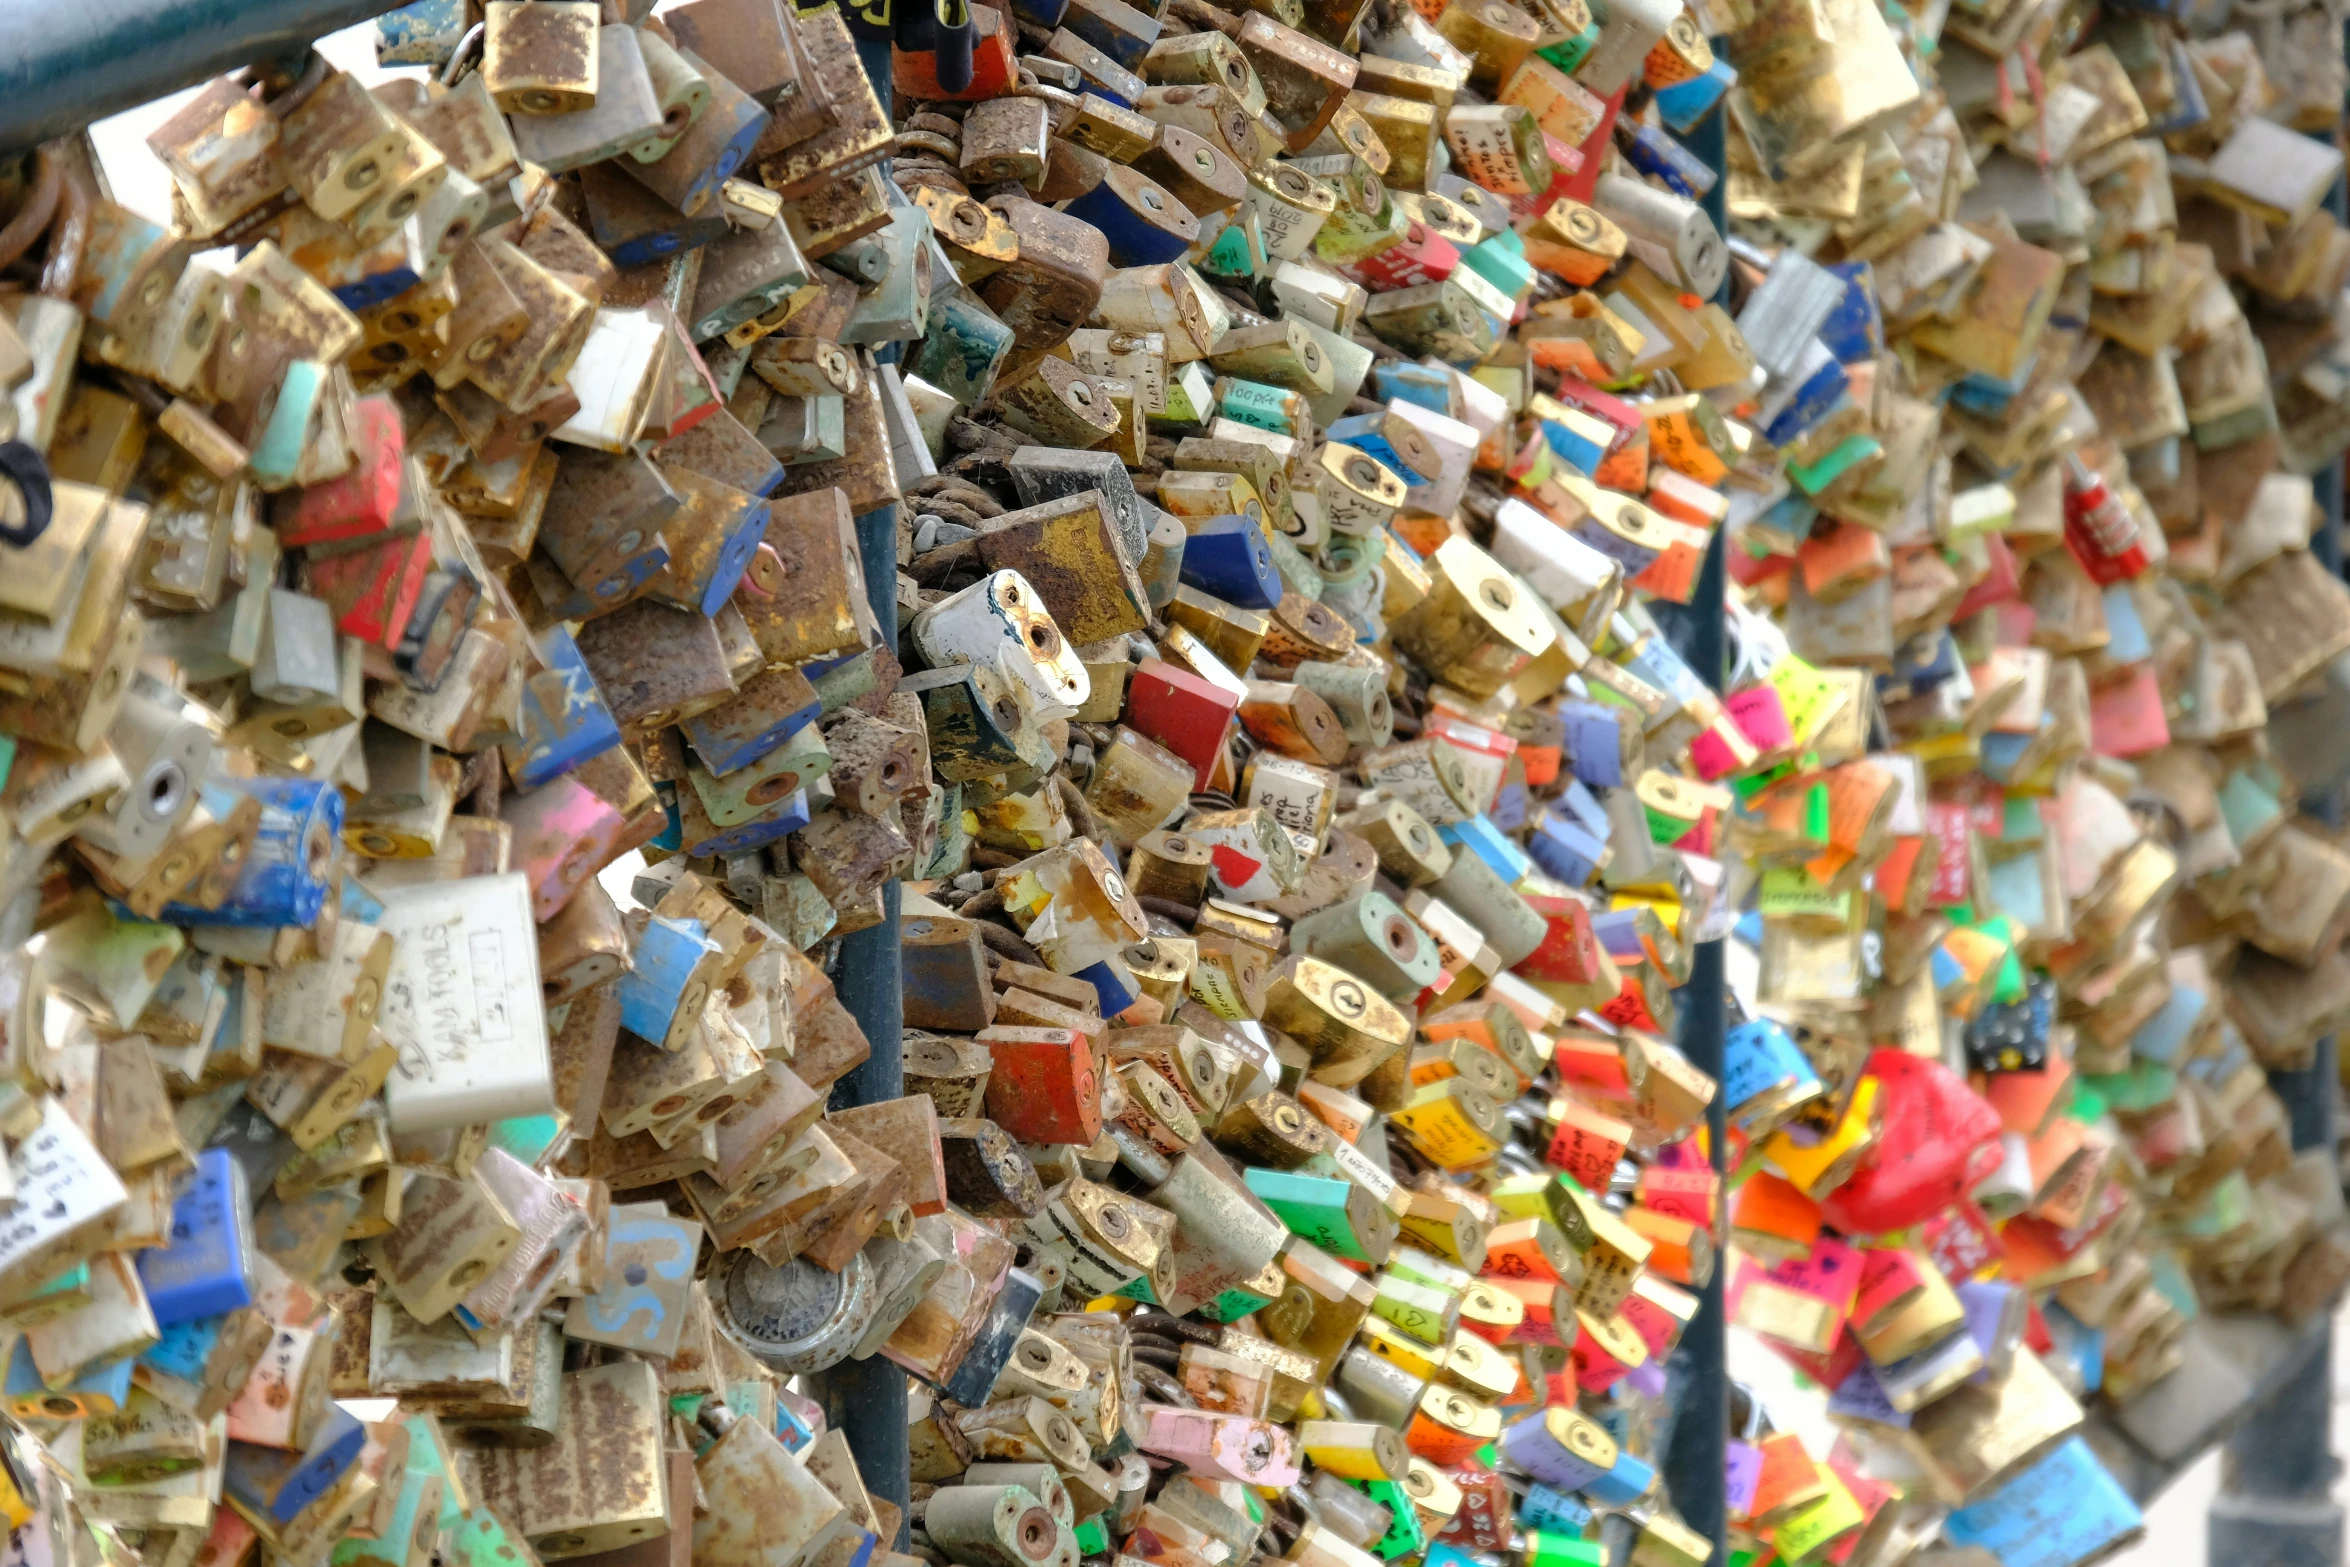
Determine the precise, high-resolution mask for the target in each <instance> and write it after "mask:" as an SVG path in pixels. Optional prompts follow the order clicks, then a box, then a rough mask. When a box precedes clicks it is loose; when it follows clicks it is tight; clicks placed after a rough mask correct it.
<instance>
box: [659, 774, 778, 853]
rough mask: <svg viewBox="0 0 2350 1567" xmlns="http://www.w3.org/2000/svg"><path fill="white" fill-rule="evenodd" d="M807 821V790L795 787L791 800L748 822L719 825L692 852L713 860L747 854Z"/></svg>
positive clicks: (680, 837)
mask: <svg viewBox="0 0 2350 1567" xmlns="http://www.w3.org/2000/svg"><path fill="white" fill-rule="evenodd" d="M808 821H809V811H808V791H807V790H805V789H801V790H797V791H795V792H794V793H793V795H792V797H791V798H790V799H788V800H786V801H784V802H782V803H781V804H780V805H778V806H776V807H775V809H774V810H772V811H770V812H769V813H768V814H767V815H765V816H759V817H754V818H753V819H751V820H750V821H747V822H737V823H736V824H735V825H733V826H731V827H726V828H721V829H720V830H719V831H717V832H715V833H713V834H711V835H710V836H709V837H707V838H703V839H701V840H699V841H697V842H696V843H695V844H694V846H693V850H692V852H693V853H694V854H696V855H699V856H703V857H706V858H712V859H715V858H717V857H718V856H721V855H727V854H743V853H747V852H748V851H750V850H752V849H757V848H763V847H764V846H766V845H767V844H770V843H773V842H775V841H776V840H777V839H778V838H785V837H789V836H790V835H791V834H793V833H795V832H798V831H799V830H800V829H801V828H803V827H805V826H807V825H808ZM684 841H685V839H684V834H683V833H682V832H681V833H680V834H679V837H678V843H679V846H680V847H683V845H684Z"/></svg>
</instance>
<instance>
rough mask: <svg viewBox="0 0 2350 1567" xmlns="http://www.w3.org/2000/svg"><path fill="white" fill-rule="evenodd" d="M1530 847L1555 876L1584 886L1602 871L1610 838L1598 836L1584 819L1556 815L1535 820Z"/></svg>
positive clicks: (1573, 885) (1551, 874)
mask: <svg viewBox="0 0 2350 1567" xmlns="http://www.w3.org/2000/svg"><path fill="white" fill-rule="evenodd" d="M1526 848H1527V850H1528V851H1529V852H1530V853H1531V854H1532V855H1533V857H1534V863H1535V864H1537V865H1539V866H1541V867H1542V869H1543V873H1544V874H1545V875H1549V876H1555V877H1557V878H1558V879H1559V880H1560V881H1563V882H1565V883H1566V884H1567V885H1568V886H1570V887H1581V886H1584V885H1586V884H1588V883H1589V882H1590V880H1591V878H1592V877H1594V876H1596V875H1598V874H1599V864H1600V860H1601V859H1602V858H1603V857H1604V856H1605V855H1606V853H1607V840H1606V839H1605V838H1601V837H1597V836H1595V835H1594V834H1593V833H1592V832H1591V831H1590V830H1589V829H1588V828H1586V827H1584V826H1583V824H1582V823H1580V822H1577V821H1574V820H1572V819H1570V818H1568V817H1564V816H1556V815H1553V816H1545V817H1543V818H1542V819H1541V820H1540V821H1538V822H1536V823H1535V824H1534V832H1533V836H1531V837H1529V838H1528V839H1527V840H1526Z"/></svg>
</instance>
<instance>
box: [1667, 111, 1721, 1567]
mask: <svg viewBox="0 0 2350 1567" xmlns="http://www.w3.org/2000/svg"><path fill="white" fill-rule="evenodd" d="M1716 145H1717V147H1718V146H1719V137H1718V133H1717V138H1716ZM1722 550H1723V540H1722V536H1721V534H1719V533H1716V534H1715V535H1714V538H1713V542H1712V543H1711V544H1710V545H1708V546H1707V548H1706V552H1705V566H1704V569H1703V570H1702V571H1700V572H1699V574H1698V578H1697V594H1696V597H1695V599H1694V601H1693V603H1694V606H1695V608H1696V609H1697V611H1698V615H1697V619H1696V622H1695V624H1694V625H1692V626H1691V628H1690V631H1691V637H1690V642H1691V646H1690V650H1689V651H1690V653H1691V655H1692V656H1691V659H1690V662H1691V664H1692V666H1693V667H1694V668H1695V669H1696V671H1697V673H1698V676H1699V678H1700V679H1702V680H1704V681H1705V682H1706V684H1707V685H1709V686H1711V687H1712V688H1713V689H1714V690H1716V691H1719V690H1720V689H1721V687H1722V644H1723V635H1722V622H1723V615H1724V611H1723V608H1722V586H1723V572H1724V565H1723V560H1722ZM1727 990H1728V985H1727V979H1726V971H1725V969H1724V967H1723V956H1722V944H1721V943H1720V942H1719V941H1706V942H1700V943H1699V944H1698V946H1697V950H1696V952H1695V953H1694V954H1693V955H1692V957H1691V960H1690V964H1689V982H1688V983H1687V984H1685V985H1683V986H1682V987H1681V988H1680V990H1679V991H1677V992H1675V995H1674V1000H1675V1002H1676V1003H1677V1004H1678V1006H1679V1008H1680V1046H1681V1051H1682V1053H1683V1054H1684V1055H1686V1056H1688V1058H1689V1064H1690V1065H1692V1066H1694V1067H1696V1068H1697V1069H1698V1070H1699V1071H1701V1072H1707V1073H1711V1074H1712V1075H1713V1077H1714V1079H1715V1081H1717V1082H1719V1081H1720V1079H1721V1075H1722V1036H1723V1034H1724V1032H1725V1030H1726V1028H1727V1025H1728V1010H1727V1009H1728V997H1727ZM1706 1134H1707V1141H1708V1143H1709V1144H1710V1145H1711V1151H1712V1154H1713V1166H1714V1171H1715V1174H1716V1177H1717V1178H1718V1177H1719V1176H1720V1174H1721V1171H1722V1168H1723V1166H1722V1150H1723V1144H1724V1143H1725V1142H1727V1141H1728V1134H1729V1118H1728V1107H1727V1106H1726V1105H1725V1104H1724V1103H1723V1102H1722V1096H1721V1095H1720V1094H1718V1093H1717V1094H1716V1095H1714V1102H1713V1104H1712V1105H1711V1106H1709V1107H1708V1108H1707V1110H1706ZM1723 1268H1724V1264H1720V1263H1717V1264H1716V1265H1715V1268H1714V1272H1713V1277H1712V1278H1710V1279H1708V1280H1707V1281H1706V1286H1705V1288H1704V1289H1702V1290H1700V1291H1699V1292H1698V1307H1697V1315H1696V1316H1695V1317H1692V1318H1691V1319H1690V1322H1689V1326H1688V1327H1687V1328H1686V1329H1685V1330H1683V1332H1682V1334H1681V1345H1680V1348H1679V1349H1678V1350H1677V1351H1676V1352H1675V1354H1674V1357H1673V1368H1672V1369H1673V1377H1672V1385H1673V1387H1674V1389H1675V1391H1676V1393H1677V1394H1678V1396H1679V1399H1680V1407H1679V1408H1677V1409H1676V1410H1675V1411H1674V1413H1673V1427H1672V1440H1671V1443H1670V1445H1669V1446H1668V1447H1667V1448H1666V1450H1665V1454H1664V1460H1665V1462H1664V1469H1665V1484H1666V1486H1667V1488H1668V1489H1669V1491H1670V1492H1671V1495H1672V1498H1673V1506H1674V1507H1675V1508H1676V1509H1677V1510H1678V1511H1679V1512H1680V1514H1681V1518H1682V1521H1684V1522H1685V1523H1687V1524H1688V1525H1689V1527H1690V1528H1692V1529H1694V1530H1696V1531H1697V1532H1698V1533H1699V1534H1702V1535H1705V1536H1706V1537H1708V1538H1709V1539H1711V1540H1712V1541H1713V1556H1712V1558H1711V1559H1712V1560H1714V1561H1716V1562H1719V1561H1723V1560H1726V1559H1727V1558H1726V1554H1725V1550H1724V1547H1725V1545H1726V1543H1727V1539H1726V1532H1725V1531H1726V1523H1727V1520H1726V1517H1725V1513H1726V1510H1727V1507H1726V1503H1725V1500H1724V1497H1723V1475H1724V1472H1725V1465H1726V1463H1727V1459H1728V1448H1729V1439H1730V1370H1729V1337H1728V1323H1727V1321H1726V1320H1725V1318H1724V1315H1723V1309H1722V1273H1723Z"/></svg>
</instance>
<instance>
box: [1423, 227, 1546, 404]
mask: <svg viewBox="0 0 2350 1567" xmlns="http://www.w3.org/2000/svg"><path fill="white" fill-rule="evenodd" d="M1461 261H1462V262H1463V264H1465V265H1466V266H1467V267H1468V268H1469V270H1470V271H1472V272H1474V273H1476V274H1477V275H1478V276H1479V277H1481V278H1483V279H1485V281H1486V282H1488V283H1491V284H1492V285H1493V286H1494V287H1495V288H1498V289H1500V290H1501V291H1502V292H1503V293H1504V294H1506V295H1508V296H1509V297H1510V298H1511V299H1512V300H1524V299H1525V298H1526V297H1527V296H1528V295H1529V294H1531V293H1533V292H1534V268H1533V266H1532V264H1531V263H1529V262H1528V261H1527V260H1526V242H1525V241H1524V240H1523V239H1520V238H1519V237H1518V233H1517V231H1516V230H1515V229H1503V230H1502V231H1501V232H1500V233H1498V234H1495V235H1493V236H1492V237H1491V238H1488V239H1481V240H1479V241H1478V242H1477V243H1476V244H1474V245H1471V246H1470V247H1469V248H1468V249H1467V250H1464V251H1462V252H1461ZM1444 411H1445V410H1443V409H1441V408H1440V409H1438V410H1437V412H1438V413H1443V412H1444Z"/></svg>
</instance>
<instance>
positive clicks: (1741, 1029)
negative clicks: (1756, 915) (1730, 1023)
mask: <svg viewBox="0 0 2350 1567" xmlns="http://www.w3.org/2000/svg"><path fill="white" fill-rule="evenodd" d="M1756 923H1757V925H1758V927H1759V925H1760V921H1759V920H1758V921H1757V922H1756ZM1819 1081H1820V1074H1819V1073H1818V1072H1817V1071H1816V1070H1815V1069H1814V1068H1813V1066H1812V1064H1811V1058H1810V1057H1809V1056H1807V1055H1805V1054H1804V1053H1803V1047H1802V1046H1800V1045H1798V1044H1796V1042H1795V1036H1794V1035H1792V1034H1790V1033H1788V1032H1787V1029H1786V1026H1785V1025H1784V1024H1781V1023H1776V1022H1773V1021H1772V1020H1771V1019H1769V1018H1753V1019H1750V1020H1749V1021H1747V1022H1744V1023H1741V1024H1739V1025H1738V1026H1737V1027H1736V1028H1733V1029H1731V1030H1730V1032H1729V1033H1728V1034H1727V1035H1725V1036H1724V1037H1723V1040H1722V1103H1723V1104H1725V1105H1727V1106H1729V1109H1730V1114H1731V1117H1732V1119H1736V1117H1737V1113H1738V1107H1739V1106H1740V1105H1742V1104H1745V1103H1747V1102H1748V1101H1750V1100H1752V1099H1753V1098H1754V1097H1755V1096H1756V1095H1757V1094H1761V1093H1767V1092H1769V1091H1770V1090H1771V1089H1774V1088H1777V1087H1780V1086H1782V1085H1788V1086H1791V1087H1794V1088H1797V1089H1802V1088H1806V1087H1812V1088H1816V1087H1818V1086H1819ZM1774 1102H1777V1101H1776V1096H1774Z"/></svg>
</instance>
